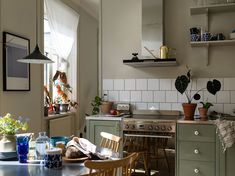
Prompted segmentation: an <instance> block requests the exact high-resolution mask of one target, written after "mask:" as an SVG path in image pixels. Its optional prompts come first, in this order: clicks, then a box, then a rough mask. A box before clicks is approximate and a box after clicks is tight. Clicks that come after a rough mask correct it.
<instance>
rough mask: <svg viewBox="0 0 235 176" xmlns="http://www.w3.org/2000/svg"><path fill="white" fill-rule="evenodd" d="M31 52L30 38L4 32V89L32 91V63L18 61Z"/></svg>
mask: <svg viewBox="0 0 235 176" xmlns="http://www.w3.org/2000/svg"><path fill="white" fill-rule="evenodd" d="M29 52H30V40H29V39H27V38H25V37H21V36H19V35H16V34H12V33H9V32H5V31H4V32H3V91H30V64H28V63H21V62H18V61H17V60H18V59H21V58H23V57H25V56H26V55H28V54H29Z"/></svg>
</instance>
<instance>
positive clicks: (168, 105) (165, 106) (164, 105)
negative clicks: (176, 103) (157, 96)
mask: <svg viewBox="0 0 235 176" xmlns="http://www.w3.org/2000/svg"><path fill="white" fill-rule="evenodd" d="M159 109H160V110H171V103H160V107H159Z"/></svg>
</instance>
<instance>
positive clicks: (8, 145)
mask: <svg viewBox="0 0 235 176" xmlns="http://www.w3.org/2000/svg"><path fill="white" fill-rule="evenodd" d="M15 151H16V137H15V135H3V136H2V139H1V140H0V152H15Z"/></svg>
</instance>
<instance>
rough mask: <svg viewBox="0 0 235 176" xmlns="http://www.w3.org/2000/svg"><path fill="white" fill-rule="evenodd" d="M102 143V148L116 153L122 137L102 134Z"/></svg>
mask: <svg viewBox="0 0 235 176" xmlns="http://www.w3.org/2000/svg"><path fill="white" fill-rule="evenodd" d="M100 135H101V142H100V146H101V147H104V148H108V149H111V150H112V151H114V152H118V150H119V146H120V142H121V139H122V138H121V137H119V136H116V135H113V134H110V133H106V132H101V133H100Z"/></svg>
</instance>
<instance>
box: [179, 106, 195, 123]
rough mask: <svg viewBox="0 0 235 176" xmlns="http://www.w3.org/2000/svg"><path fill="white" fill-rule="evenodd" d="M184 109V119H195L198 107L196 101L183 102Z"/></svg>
mask: <svg viewBox="0 0 235 176" xmlns="http://www.w3.org/2000/svg"><path fill="white" fill-rule="evenodd" d="M182 106H183V109H184V120H194V114H195V109H196V107H197V104H196V103H183V104H182Z"/></svg>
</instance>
